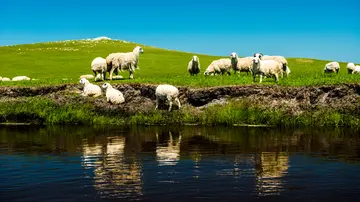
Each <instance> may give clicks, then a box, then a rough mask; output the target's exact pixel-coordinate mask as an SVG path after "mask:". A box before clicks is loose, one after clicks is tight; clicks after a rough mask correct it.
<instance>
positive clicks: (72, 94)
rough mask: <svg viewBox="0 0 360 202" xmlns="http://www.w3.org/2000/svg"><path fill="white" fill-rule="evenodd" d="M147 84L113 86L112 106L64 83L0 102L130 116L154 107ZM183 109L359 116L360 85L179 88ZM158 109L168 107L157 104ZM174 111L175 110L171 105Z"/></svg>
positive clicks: (12, 91) (24, 90)
mask: <svg viewBox="0 0 360 202" xmlns="http://www.w3.org/2000/svg"><path fill="white" fill-rule="evenodd" d="M156 86H157V85H150V84H114V85H113V87H114V88H116V89H118V90H120V91H121V92H122V93H123V94H124V97H125V100H126V101H125V103H124V104H120V105H114V104H110V103H107V102H106V97H105V95H104V94H103V95H102V96H100V97H97V98H92V97H84V96H81V95H80V93H81V90H82V88H83V87H82V85H80V84H64V85H57V86H42V87H4V86H2V87H0V101H1V102H6V101H10V100H20V99H23V98H24V97H34V96H41V97H47V98H50V99H52V100H53V101H54V102H55V103H57V104H58V105H66V104H90V106H92V107H93V110H94V111H96V112H98V113H101V114H103V113H107V114H109V115H127V116H129V115H133V114H135V113H138V112H142V113H146V112H150V111H153V109H154V108H155V89H156ZM179 91H180V97H179V98H180V102H181V104H182V107H185V108H192V109H194V110H199V111H200V109H202V108H206V107H208V106H210V105H214V104H226V103H227V102H229V100H233V101H234V100H235V102H236V101H241V100H247V101H249V102H250V103H252V104H256V105H258V106H263V107H264V108H282V109H285V110H286V111H288V112H289V113H292V114H294V115H296V114H299V113H302V112H303V111H308V110H312V109H317V108H319V107H328V108H330V109H333V110H338V111H340V112H342V113H352V114H353V115H356V114H359V115H360V84H343V85H334V86H315V87H284V86H274V85H272V86H265V85H241V86H223V87H210V88H188V87H179ZM1 102H0V104H1ZM159 108H160V109H163V110H166V109H167V108H168V105H166V104H165V103H160V106H159ZM173 109H174V110H177V106H176V105H175V104H174V105H173Z"/></svg>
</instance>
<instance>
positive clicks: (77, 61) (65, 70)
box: [0, 40, 360, 87]
mask: <svg viewBox="0 0 360 202" xmlns="http://www.w3.org/2000/svg"><path fill="white" fill-rule="evenodd" d="M136 45H140V46H142V47H143V49H144V53H143V54H142V55H141V56H140V63H139V66H140V70H136V72H135V74H134V78H135V79H134V80H130V79H128V77H129V73H128V72H122V73H120V74H119V75H121V76H123V77H124V79H123V80H114V81H111V82H112V83H148V84H160V83H169V84H172V85H176V86H190V87H209V86H223V85H241V84H252V83H253V82H252V76H251V75H250V74H249V75H247V74H246V73H241V74H240V75H234V74H232V75H231V76H225V75H224V76H204V75H203V72H204V71H205V69H206V68H207V66H208V65H209V64H210V63H211V62H212V61H213V60H215V59H218V58H223V57H228V58H230V53H231V52H233V50H229V52H228V53H224V55H223V56H209V55H202V54H196V53H187V52H180V51H174V50H166V49H161V48H157V47H151V46H146V45H143V44H135V43H131V42H125V41H121V40H95V41H94V40H69V41H59V42H46V43H35V44H23V45H14V46H1V47H0V59H1V61H2V64H1V71H0V76H2V77H8V78H10V79H11V78H12V77H15V76H19V75H25V76H28V77H30V78H34V79H37V80H32V81H22V82H0V85H1V86H13V85H19V86H28V85H31V86H33V85H34V86H38V85H53V84H62V83H78V82H79V76H80V75H83V74H92V71H91V69H90V68H91V67H90V64H91V61H92V60H93V59H94V58H95V57H99V56H100V57H104V58H105V57H106V56H107V55H108V54H109V53H112V52H128V51H132V49H133V48H134V47H135V46H136ZM194 54H196V55H198V57H199V58H200V62H201V73H200V74H199V75H197V76H193V77H191V76H190V75H189V73H188V72H187V64H188V62H189V61H190V60H191V57H192V55H194ZM252 54H253V53H249V54H248V55H244V56H239V57H245V56H250V55H252ZM264 54H266V53H264ZM287 60H288V63H289V67H290V69H291V73H290V76H289V78H285V77H284V78H283V79H280V81H279V82H278V85H283V86H314V85H327V84H342V83H357V82H359V81H360V75H348V74H347V71H346V64H347V62H340V65H341V68H340V72H339V74H338V75H335V74H333V75H324V74H323V68H324V66H325V64H326V63H327V62H329V61H325V60H316V59H309V58H287ZM107 78H109V76H108V74H107ZM100 83H101V82H100ZM273 84H274V79H273V78H267V79H264V81H263V84H262V85H273Z"/></svg>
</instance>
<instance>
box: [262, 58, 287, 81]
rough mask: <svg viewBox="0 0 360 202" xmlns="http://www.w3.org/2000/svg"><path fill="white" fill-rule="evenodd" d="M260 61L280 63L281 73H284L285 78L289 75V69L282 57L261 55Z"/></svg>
mask: <svg viewBox="0 0 360 202" xmlns="http://www.w3.org/2000/svg"><path fill="white" fill-rule="evenodd" d="M261 59H262V60H275V61H277V62H280V63H281V64H282V70H283V72H285V75H286V76H289V74H290V72H291V71H290V68H289V67H288V62H287V60H286V59H285V57H284V56H277V55H272V56H270V55H263V56H262V57H261Z"/></svg>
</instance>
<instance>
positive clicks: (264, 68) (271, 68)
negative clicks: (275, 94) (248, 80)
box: [252, 53, 283, 83]
mask: <svg viewBox="0 0 360 202" xmlns="http://www.w3.org/2000/svg"><path fill="white" fill-rule="evenodd" d="M282 67H283V65H282V64H281V63H279V62H277V61H275V60H262V54H261V53H255V54H254V58H253V62H252V73H253V80H254V82H255V78H256V74H259V75H260V82H259V83H261V82H262V76H274V77H275V82H278V80H279V74H283V71H282Z"/></svg>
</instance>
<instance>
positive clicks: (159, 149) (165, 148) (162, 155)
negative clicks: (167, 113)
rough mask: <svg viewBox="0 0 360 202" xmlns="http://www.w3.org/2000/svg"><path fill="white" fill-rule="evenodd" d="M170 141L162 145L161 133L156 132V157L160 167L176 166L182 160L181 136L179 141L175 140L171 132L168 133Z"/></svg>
mask: <svg viewBox="0 0 360 202" xmlns="http://www.w3.org/2000/svg"><path fill="white" fill-rule="evenodd" d="M168 136H169V140H167V143H165V144H162V143H160V137H159V133H158V132H156V141H157V146H156V157H157V161H158V163H159V165H160V166H163V165H176V164H177V162H178V161H179V160H180V143H181V135H179V138H178V140H176V139H174V136H173V134H172V133H171V132H170V131H169V133H168Z"/></svg>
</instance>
